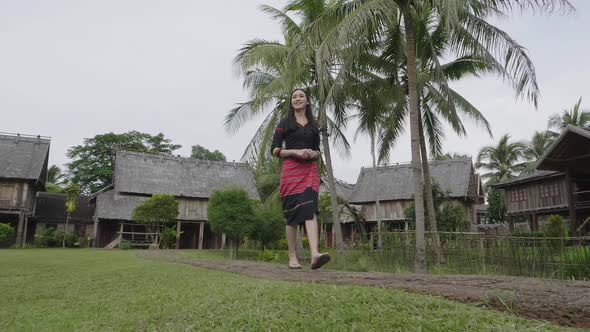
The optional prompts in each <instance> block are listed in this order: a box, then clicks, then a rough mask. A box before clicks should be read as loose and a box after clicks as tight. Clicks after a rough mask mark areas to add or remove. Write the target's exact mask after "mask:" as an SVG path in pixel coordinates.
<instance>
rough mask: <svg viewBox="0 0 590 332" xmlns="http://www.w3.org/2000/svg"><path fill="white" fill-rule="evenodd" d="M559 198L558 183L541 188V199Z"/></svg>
mask: <svg viewBox="0 0 590 332" xmlns="http://www.w3.org/2000/svg"><path fill="white" fill-rule="evenodd" d="M555 196H559V186H558V185H557V183H551V184H544V185H542V186H541V197H543V198H545V197H555Z"/></svg>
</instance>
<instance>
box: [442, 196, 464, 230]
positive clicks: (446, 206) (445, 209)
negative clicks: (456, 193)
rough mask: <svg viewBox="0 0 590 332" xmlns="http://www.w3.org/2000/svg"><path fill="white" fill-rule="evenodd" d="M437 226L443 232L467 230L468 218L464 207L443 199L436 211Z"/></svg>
mask: <svg viewBox="0 0 590 332" xmlns="http://www.w3.org/2000/svg"><path fill="white" fill-rule="evenodd" d="M437 220H438V227H439V229H440V230H441V231H443V232H465V231H468V230H469V220H467V219H466V218H465V209H464V208H463V206H461V204H459V203H457V202H451V201H445V202H443V203H442V204H441V206H440V208H439V210H438V211H437Z"/></svg>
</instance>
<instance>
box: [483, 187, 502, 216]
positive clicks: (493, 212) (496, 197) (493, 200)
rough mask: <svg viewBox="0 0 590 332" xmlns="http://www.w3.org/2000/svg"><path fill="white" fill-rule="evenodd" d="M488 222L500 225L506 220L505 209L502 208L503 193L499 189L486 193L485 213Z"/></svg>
mask: <svg viewBox="0 0 590 332" xmlns="http://www.w3.org/2000/svg"><path fill="white" fill-rule="evenodd" d="M486 216H487V219H488V222H490V223H491V224H500V223H503V222H504V221H505V220H506V207H505V206H504V193H503V191H502V190H500V189H490V190H489V191H488V211H487V212H486Z"/></svg>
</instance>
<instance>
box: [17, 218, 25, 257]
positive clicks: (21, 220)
mask: <svg viewBox="0 0 590 332" xmlns="http://www.w3.org/2000/svg"><path fill="white" fill-rule="evenodd" d="M24 219H25V214H24V211H23V210H20V212H19V214H18V225H17V226H16V243H15V244H16V246H17V247H19V248H20V246H21V245H22V240H23V224H24V222H25V220H24Z"/></svg>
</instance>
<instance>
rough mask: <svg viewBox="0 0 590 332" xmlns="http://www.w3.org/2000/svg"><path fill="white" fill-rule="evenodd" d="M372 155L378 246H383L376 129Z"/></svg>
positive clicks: (373, 132)
mask: <svg viewBox="0 0 590 332" xmlns="http://www.w3.org/2000/svg"><path fill="white" fill-rule="evenodd" d="M371 156H372V157H373V181H374V182H373V183H374V184H373V189H374V190H375V218H376V219H377V247H378V248H381V246H382V245H383V237H382V234H381V232H382V231H383V229H382V228H381V212H380V211H381V207H380V204H379V191H378V190H377V161H376V158H375V131H374V130H373V131H372V132H371Z"/></svg>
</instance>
